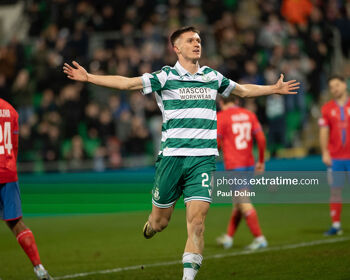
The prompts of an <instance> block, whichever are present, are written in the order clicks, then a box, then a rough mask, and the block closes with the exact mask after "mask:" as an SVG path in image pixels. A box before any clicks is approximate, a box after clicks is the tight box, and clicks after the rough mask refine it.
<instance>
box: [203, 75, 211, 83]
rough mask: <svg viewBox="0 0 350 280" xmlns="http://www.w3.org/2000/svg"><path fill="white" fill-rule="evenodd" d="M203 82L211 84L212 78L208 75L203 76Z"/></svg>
mask: <svg viewBox="0 0 350 280" xmlns="http://www.w3.org/2000/svg"><path fill="white" fill-rule="evenodd" d="M202 80H203V82H209V81H210V77H209V76H208V75H203V77H202Z"/></svg>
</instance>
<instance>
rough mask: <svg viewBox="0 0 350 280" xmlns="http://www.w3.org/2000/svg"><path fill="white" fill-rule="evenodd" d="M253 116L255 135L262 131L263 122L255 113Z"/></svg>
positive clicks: (253, 131)
mask: <svg viewBox="0 0 350 280" xmlns="http://www.w3.org/2000/svg"><path fill="white" fill-rule="evenodd" d="M251 117H252V125H253V127H252V133H253V135H255V134H257V133H258V132H260V131H262V128H261V124H260V123H259V121H258V118H257V117H256V115H255V114H252V115H251Z"/></svg>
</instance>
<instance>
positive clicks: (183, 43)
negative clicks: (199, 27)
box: [175, 31, 202, 60]
mask: <svg viewBox="0 0 350 280" xmlns="http://www.w3.org/2000/svg"><path fill="white" fill-rule="evenodd" d="M175 51H176V53H177V54H178V55H182V56H183V57H184V58H185V59H189V60H198V59H199V58H200V57H201V52H202V45H201V38H200V37H199V35H198V34H197V33H196V32H191V31H189V32H185V33H183V34H181V36H180V37H179V38H178V40H177V41H176V42H175Z"/></svg>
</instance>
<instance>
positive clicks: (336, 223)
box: [332, 222, 340, 229]
mask: <svg viewBox="0 0 350 280" xmlns="http://www.w3.org/2000/svg"><path fill="white" fill-rule="evenodd" d="M332 227H334V228H336V229H339V228H340V222H334V223H333V224H332Z"/></svg>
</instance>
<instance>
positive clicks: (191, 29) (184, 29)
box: [170, 26, 200, 46]
mask: <svg viewBox="0 0 350 280" xmlns="http://www.w3.org/2000/svg"><path fill="white" fill-rule="evenodd" d="M186 32H194V33H197V34H198V35H199V34H200V32H199V30H198V29H196V28H195V27H193V26H186V27H182V28H180V29H177V30H175V31H174V32H173V33H172V34H171V36H170V42H171V44H172V46H174V44H175V41H176V39H177V38H179V37H180V36H181V34H183V33H186Z"/></svg>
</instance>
